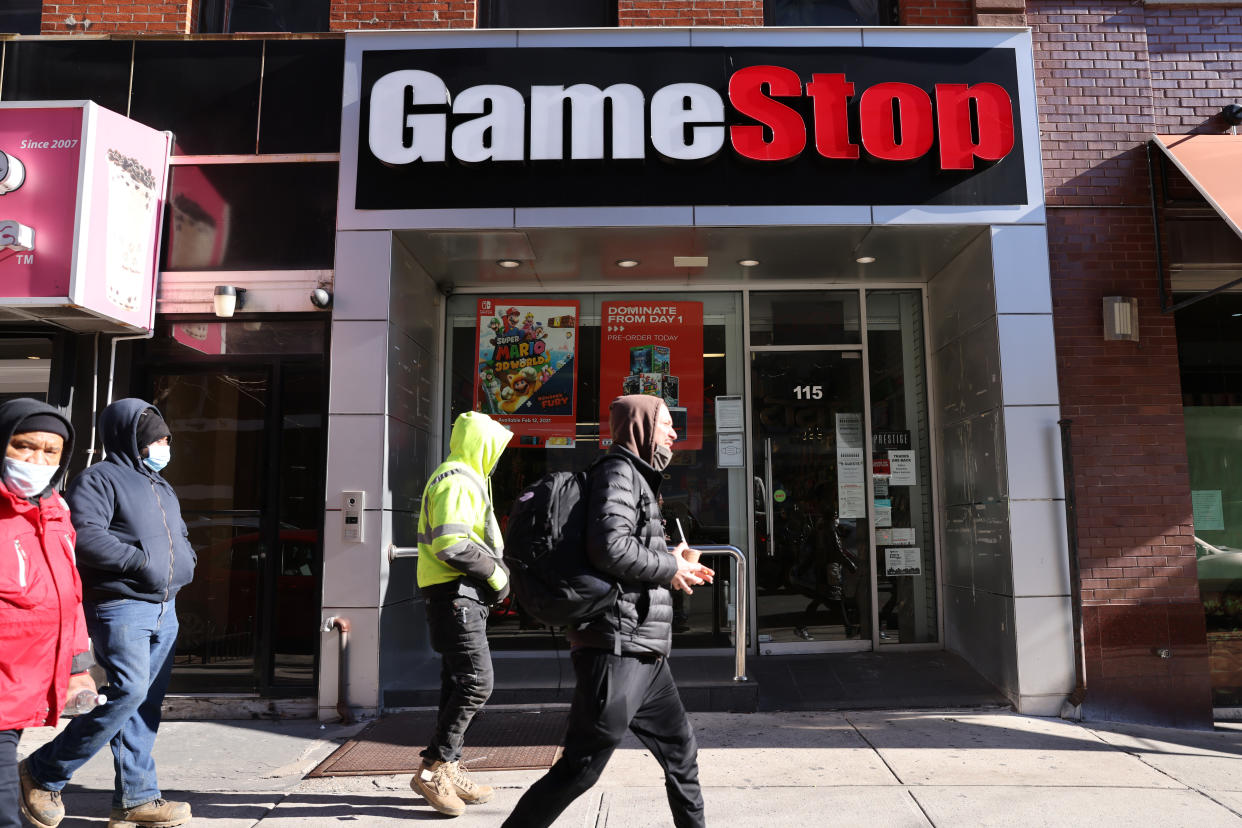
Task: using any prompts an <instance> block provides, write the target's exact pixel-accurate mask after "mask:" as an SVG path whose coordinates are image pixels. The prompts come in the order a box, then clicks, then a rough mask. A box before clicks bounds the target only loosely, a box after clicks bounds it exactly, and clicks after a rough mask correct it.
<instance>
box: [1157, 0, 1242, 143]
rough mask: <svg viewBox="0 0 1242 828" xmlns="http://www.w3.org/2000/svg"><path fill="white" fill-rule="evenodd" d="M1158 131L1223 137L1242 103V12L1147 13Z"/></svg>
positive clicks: (1170, 10) (1179, 10)
mask: <svg viewBox="0 0 1242 828" xmlns="http://www.w3.org/2000/svg"><path fill="white" fill-rule="evenodd" d="M1147 43H1148V51H1149V54H1150V57H1151V85H1152V90H1153V93H1154V94H1153V98H1154V102H1153V108H1152V109H1153V116H1154V119H1155V125H1156V131H1157V132H1170V133H1184V132H1220V131H1221V124H1220V122H1219V121H1217V120H1216V116H1217V114H1218V113H1219V112H1220V110H1221V107H1222V106H1224V105H1225V104H1227V103H1238V102H1239V98H1242V7H1233V8H1216V7H1208V8H1203V9H1195V8H1187V7H1182V6H1175V7H1171V8H1151V7H1149V8H1148V9H1147Z"/></svg>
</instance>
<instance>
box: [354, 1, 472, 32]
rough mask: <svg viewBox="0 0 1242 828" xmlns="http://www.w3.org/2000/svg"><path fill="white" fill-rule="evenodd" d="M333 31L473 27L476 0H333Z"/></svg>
mask: <svg viewBox="0 0 1242 828" xmlns="http://www.w3.org/2000/svg"><path fill="white" fill-rule="evenodd" d="M330 15H331V23H330V26H331V28H332V30H333V31H345V30H349V29H472V28H474V23H475V17H476V4H475V2H474V0H388V2H374V0H332V6H331V11H330Z"/></svg>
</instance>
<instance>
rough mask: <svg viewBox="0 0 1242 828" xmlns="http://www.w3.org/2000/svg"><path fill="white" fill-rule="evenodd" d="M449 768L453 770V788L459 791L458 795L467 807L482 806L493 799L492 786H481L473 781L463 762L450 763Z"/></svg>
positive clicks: (451, 775)
mask: <svg viewBox="0 0 1242 828" xmlns="http://www.w3.org/2000/svg"><path fill="white" fill-rule="evenodd" d="M448 767H449V768H451V770H450V771H449V776H450V778H451V779H452V780H453V787H454V788H456V789H457V795H458V796H460V797H461V801H462V802H464V803H466V804H467V805H481V804H483V803H484V802H487V801H488V800H490V799H491V798H492V786H491V785H480V784H478V783H477V782H475V781H474V780H473V779H471V778H470V777H469V776H468V775H467V774H466V769H465V768H464V767H462V764H461V762H449V764H448Z"/></svg>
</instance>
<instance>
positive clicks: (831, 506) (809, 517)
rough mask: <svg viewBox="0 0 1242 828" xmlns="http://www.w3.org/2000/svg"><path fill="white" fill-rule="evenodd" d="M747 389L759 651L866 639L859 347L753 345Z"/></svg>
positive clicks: (867, 600) (863, 444) (867, 551)
mask: <svg viewBox="0 0 1242 828" xmlns="http://www.w3.org/2000/svg"><path fill="white" fill-rule="evenodd" d="M751 389H752V399H751V405H752V423H753V429H754V439H753V440H752V443H751V445H752V447H753V451H754V458H753V466H752V468H753V470H754V476H753V479H752V487H753V497H754V515H755V549H754V554H755V572H756V581H757V584H756V595H757V605H756V611H755V619H756V625H757V633H758V641H759V651H760V652H761V653H768V652H771V653H777V652H781V651H782V650H784V651H791V650H807V649H818V648H821V647H822V648H825V649H830V648H832V642H858V641H862V642H867V643H868V644H869V643H870V641H871V637H872V634H871V623H872V622H871V571H872V568H871V563H870V542H869V537H868V532H869V529H868V521H867V487H866V477H865V475H866V474H867V472H868V466H869V457H868V451H867V450H866V449H867V445H866V424H865V417H864V414H865V407H864V406H865V396H864V386H863V360H862V351H861V349H859V350H806V349H798V350H788V349H786V350H772V351H754V352H752V353H751ZM849 648H850V649H854V648H857V645H850V647H849Z"/></svg>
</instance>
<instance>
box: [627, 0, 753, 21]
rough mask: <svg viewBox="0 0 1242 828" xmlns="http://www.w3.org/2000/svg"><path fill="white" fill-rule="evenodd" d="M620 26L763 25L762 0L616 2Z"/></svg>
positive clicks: (636, 0) (647, 0)
mask: <svg viewBox="0 0 1242 828" xmlns="http://www.w3.org/2000/svg"><path fill="white" fill-rule="evenodd" d="M617 23H618V25H621V26H762V25H763V0H618V2H617Z"/></svg>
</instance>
